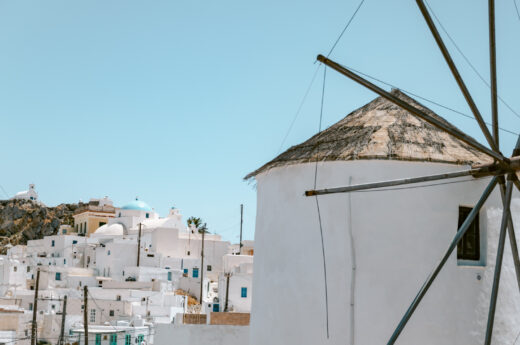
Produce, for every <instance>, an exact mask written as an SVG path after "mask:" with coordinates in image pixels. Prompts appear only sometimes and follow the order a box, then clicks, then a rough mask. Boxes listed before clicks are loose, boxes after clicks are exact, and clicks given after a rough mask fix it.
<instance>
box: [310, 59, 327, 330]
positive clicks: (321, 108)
mask: <svg viewBox="0 0 520 345" xmlns="http://www.w3.org/2000/svg"><path fill="white" fill-rule="evenodd" d="M326 79H327V69H326V68H325V69H324V70H323V86H322V89H321V105H320V121H319V125H318V133H321V125H322V120H323V102H324V100H325V82H326ZM316 151H317V154H316V166H315V168H314V189H316V183H317V180H318V162H319V160H320V157H319V152H320V140H319V139H318V142H317V147H316ZM316 211H317V212H318V224H319V226H320V239H321V254H322V260H323V279H324V284H325V325H326V329H327V339H328V338H329V336H330V334H329V294H328V284H327V261H326V257H325V243H324V238H323V225H322V222H321V212H320V202H319V200H318V196H317V195H316Z"/></svg>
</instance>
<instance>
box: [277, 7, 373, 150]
mask: <svg viewBox="0 0 520 345" xmlns="http://www.w3.org/2000/svg"><path fill="white" fill-rule="evenodd" d="M364 2H365V0H361V2H360V3H359V5H358V7H357V8H356V10H355V11H354V13H353V14H352V16H351V17H350V19H349V20H348V21H347V24H346V25H345V27H344V28H343V30H342V31H341V33H340V34H339V36H338V38H336V41H335V42H334V44H333V45H332V47H331V48H330V50H329V53H328V54H327V57H328V56H329V55H330V54H332V52H333V51H334V49H335V48H336V46H337V45H338V43H339V41H340V40H341V38H342V37H343V34H345V32H346V31H347V29H348V27H349V26H350V24H351V23H352V21H353V20H354V18H355V17H356V15H357V13H358V12H359V9H360V8H361V6H362V5H363V3H364ZM315 63H316V62H315ZM321 65H322V64H321V63H320V64H319V65H318V66H317V67H316V70H315V71H314V74H313V75H312V79H311V81H310V83H309V86H308V87H307V90H306V91H305V94H304V96H303V98H302V100H301V102H300V105H299V106H298V109H297V110H296V113H295V114H294V116H293V119H292V121H291V124H290V125H289V128H288V129H287V132H286V133H285V136H284V138H283V140H282V143H281V144H280V147H279V148H278V152H277V153H276V155H279V154H280V152H281V151H282V148H283V145H284V144H285V141H286V140H287V137H288V136H289V134H290V132H291V130H292V128H293V126H294V123H295V122H296V120H297V119H298V116H299V115H300V112H301V110H302V107H303V105H304V104H305V101H306V100H307V96H308V95H309V92H310V90H311V88H312V85H313V84H314V81H315V80H316V76H317V75H318V70H319V69H320V67H321Z"/></svg>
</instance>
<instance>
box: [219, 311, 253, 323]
mask: <svg viewBox="0 0 520 345" xmlns="http://www.w3.org/2000/svg"><path fill="white" fill-rule="evenodd" d="M249 319H250V314H249V313H213V312H212V313H211V316H210V324H211V325H235V326H249Z"/></svg>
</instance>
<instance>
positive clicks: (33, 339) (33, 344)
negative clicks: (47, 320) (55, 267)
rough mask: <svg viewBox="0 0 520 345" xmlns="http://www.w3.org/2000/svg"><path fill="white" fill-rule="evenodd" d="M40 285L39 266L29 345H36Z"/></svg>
mask: <svg viewBox="0 0 520 345" xmlns="http://www.w3.org/2000/svg"><path fill="white" fill-rule="evenodd" d="M39 287H40V268H38V270H37V271H36V286H35V287H34V302H33V318H32V327H31V345H36V313H37V310H38V289H39Z"/></svg>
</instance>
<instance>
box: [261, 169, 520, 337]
mask: <svg viewBox="0 0 520 345" xmlns="http://www.w3.org/2000/svg"><path fill="white" fill-rule="evenodd" d="M314 169H315V165H314V164H303V165H294V166H289V167H285V168H276V169H272V170H270V171H268V172H267V173H263V174H261V175H259V176H257V193H258V203H257V205H258V206H257V207H258V209H257V222H256V232H255V262H254V271H255V274H254V278H253V279H254V284H253V285H254V287H255V292H254V295H253V304H252V320H251V344H252V345H267V344H269V345H277V344H279V345H282V344H283V345H289V344H295V345H296V344H298V345H305V344H309V345H311V344H312V345H314V344H322V343H325V342H326V343H327V344H350V343H351V341H350V339H351V335H352V332H354V333H353V334H354V337H353V338H354V344H384V343H386V342H387V341H388V338H389V337H390V335H391V334H392V332H393V330H394V328H395V327H396V325H397V324H398V322H399V320H400V318H401V317H402V315H403V314H404V312H405V310H406V309H407V308H408V306H409V304H410V302H411V301H412V299H413V297H414V296H415V295H416V293H417V291H418V290H419V288H420V287H421V285H422V284H423V282H424V280H425V279H426V277H427V276H428V274H429V273H430V272H431V270H432V269H433V267H434V266H435V265H436V263H437V262H438V260H439V258H440V257H441V255H442V254H443V252H444V251H445V250H446V248H447V246H448V244H449V243H450V242H451V240H452V238H453V236H454V235H455V232H456V230H457V225H458V208H459V206H460V205H474V204H475V203H476V202H477V200H478V199H479V197H480V195H481V194H482V192H483V190H484V188H485V186H486V185H487V184H488V181H489V179H483V180H478V181H471V182H464V183H455V184H447V185H442V186H435V187H426V188H413V189H400V190H393V191H376V192H375V191H371V192H357V193H351V194H335V195H327V196H320V197H319V205H320V210H321V219H322V228H323V234H324V246H325V256H326V268H327V275H328V277H327V278H328V279H327V283H328V289H327V292H328V301H329V303H328V320H329V334H330V338H329V339H328V340H327V331H326V309H325V287H324V269H323V259H322V248H321V240H320V228H319V223H318V214H317V207H316V200H315V198H314V197H311V198H309V197H305V196H303V193H304V191H305V190H308V189H312V188H313V184H314ZM463 169H464V167H461V166H453V165H444V164H434V163H415V162H401V161H351V162H326V163H323V164H322V163H320V164H319V168H318V183H317V188H326V187H338V186H346V185H348V184H349V181H351V183H352V184H359V183H366V182H375V181H384V180H388V179H396V178H403V177H413V176H422V175H429V174H434V173H439V172H446V171H454V170H463ZM514 196H518V194H517V193H516V192H515V194H514ZM499 199H500V197H499V193H498V191H495V192H494V194H493V195H492V196H491V198H490V200H489V201H488V202H487V203H486V205H485V207H484V209H483V210H482V211H481V213H480V227H481V235H482V236H483V237H484V240H485V241H486V242H487V253H483V255H486V256H487V264H486V266H485V267H475V266H473V267H468V266H458V265H457V259H456V254H455V253H454V254H453V255H452V256H451V257H450V259H449V260H448V262H447V263H446V265H445V267H444V269H443V271H442V272H441V273H440V275H439V276H438V278H437V280H436V281H435V283H434V284H433V285H432V287H431V289H430V291H429V292H428V294H427V295H426V297H425V298H424V299H423V301H422V303H421V305H420V306H419V307H418V308H417V310H416V312H415V314H414V316H413V317H412V319H411V320H410V322H409V323H408V325H407V327H406V328H405V330H404V331H403V333H402V334H401V337H400V339H399V341H398V343H399V344H408V345H416V344H421V345H429V344H431V345H433V344H453V345H459V344H464V345H470V344H477V343H482V341H483V334H484V332H485V323H486V320H487V309H488V305H489V291H490V286H491V283H492V276H493V269H494V261H495V250H496V241H497V233H498V227H499V222H500V207H499V204H498V201H499ZM513 204H514V207H513V217H514V219H515V220H514V221H515V225H516V228H520V205H519V202H518V201H517V200H516V201H515V202H514V203H513ZM350 230H351V231H352V233H353V238H354V241H353V244H354V248H355V254H356V263H357V269H356V275H355V284H354V287H353V289H354V299H353V301H352V302H353V303H354V307H353V308H354V311H353V315H354V317H353V318H351V292H352V290H351V288H352V286H351V283H352V281H351V275H352V260H351V253H352V252H351V249H350V248H351V241H350V236H349V232H350ZM486 237H487V238H486ZM504 265H505V266H504V269H503V271H502V272H503V275H502V280H501V285H500V293H499V301H498V308H497V315H496V319H495V325H496V327H495V332H494V339H495V342H494V343H495V344H509V343H513V341H514V338H515V336H516V334H517V332H518V326H516V325H518V324H519V322H520V313H519V310H518V308H519V304H518V303H516V302H515V303H512V302H511V301H517V302H518V300H519V298H520V296H519V293H518V287H517V286H516V281H515V277H514V269H513V266H512V259H511V255H510V248H509V243H506V252H505V257H504ZM479 276H480V277H481V279H480V280H479V279H478V277H479Z"/></svg>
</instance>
